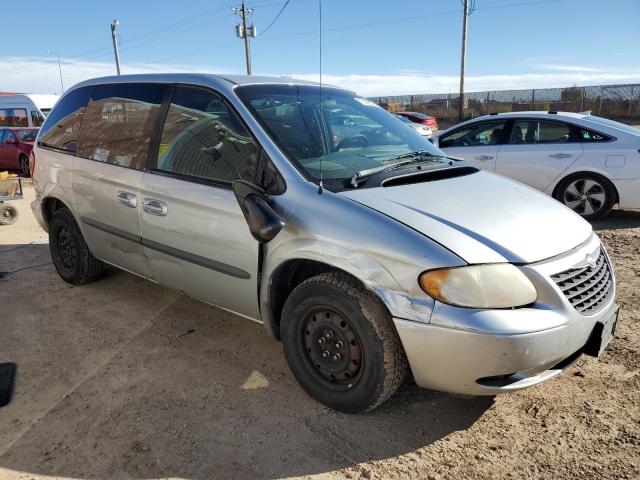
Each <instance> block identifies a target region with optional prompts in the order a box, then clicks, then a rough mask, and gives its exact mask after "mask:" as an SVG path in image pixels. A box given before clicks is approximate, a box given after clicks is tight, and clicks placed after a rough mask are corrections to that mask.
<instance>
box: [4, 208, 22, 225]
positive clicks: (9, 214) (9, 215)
mask: <svg viewBox="0 0 640 480" xmlns="http://www.w3.org/2000/svg"><path fill="white" fill-rule="evenodd" d="M17 219H18V210H16V207H14V206H12V205H0V225H11V224H12V223H15V222H16V220H17Z"/></svg>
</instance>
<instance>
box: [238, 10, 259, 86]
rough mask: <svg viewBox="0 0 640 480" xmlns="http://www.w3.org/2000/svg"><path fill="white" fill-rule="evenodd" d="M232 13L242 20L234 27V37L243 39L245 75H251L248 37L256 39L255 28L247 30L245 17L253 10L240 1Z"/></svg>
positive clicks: (253, 26)
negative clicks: (245, 64)
mask: <svg viewBox="0 0 640 480" xmlns="http://www.w3.org/2000/svg"><path fill="white" fill-rule="evenodd" d="M233 13H235V14H236V15H238V16H240V17H241V18H242V20H241V23H238V24H237V25H236V35H237V36H238V37H240V38H243V39H244V55H245V59H246V62H247V75H251V41H250V37H253V38H255V37H256V27H255V25H253V24H251V26H249V29H248V30H247V15H251V14H252V13H253V8H247V5H246V4H245V0H242V6H240V7H234V8H233Z"/></svg>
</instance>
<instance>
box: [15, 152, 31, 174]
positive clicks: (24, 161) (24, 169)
mask: <svg viewBox="0 0 640 480" xmlns="http://www.w3.org/2000/svg"><path fill="white" fill-rule="evenodd" d="M18 164H19V166H20V173H21V174H22V176H23V177H30V176H31V172H30V171H29V159H28V158H27V157H26V156H25V155H20V159H19V160H18Z"/></svg>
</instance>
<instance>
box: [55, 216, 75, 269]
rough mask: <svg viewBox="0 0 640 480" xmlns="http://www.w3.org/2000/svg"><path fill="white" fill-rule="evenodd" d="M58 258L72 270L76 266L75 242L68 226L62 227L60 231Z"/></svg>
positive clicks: (65, 266)
mask: <svg viewBox="0 0 640 480" xmlns="http://www.w3.org/2000/svg"><path fill="white" fill-rule="evenodd" d="M58 258H59V259H60V263H62V265H63V266H64V268H66V269H69V270H72V269H73V268H74V267H75V264H76V251H75V242H74V241H73V238H72V237H71V234H70V233H69V230H67V228H66V227H62V228H61V229H60V231H59V232H58Z"/></svg>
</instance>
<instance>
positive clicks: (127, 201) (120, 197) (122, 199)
mask: <svg viewBox="0 0 640 480" xmlns="http://www.w3.org/2000/svg"><path fill="white" fill-rule="evenodd" d="M116 202H118V203H119V204H120V205H124V206H125V207H129V208H136V207H137V206H138V199H137V198H136V195H135V194H134V193H131V192H123V191H119V192H118V193H117V194H116Z"/></svg>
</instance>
